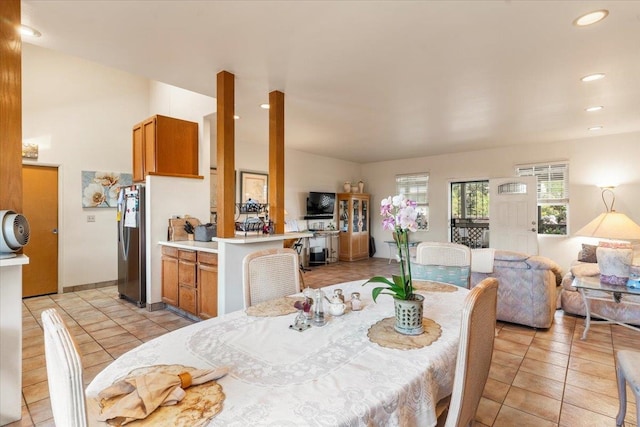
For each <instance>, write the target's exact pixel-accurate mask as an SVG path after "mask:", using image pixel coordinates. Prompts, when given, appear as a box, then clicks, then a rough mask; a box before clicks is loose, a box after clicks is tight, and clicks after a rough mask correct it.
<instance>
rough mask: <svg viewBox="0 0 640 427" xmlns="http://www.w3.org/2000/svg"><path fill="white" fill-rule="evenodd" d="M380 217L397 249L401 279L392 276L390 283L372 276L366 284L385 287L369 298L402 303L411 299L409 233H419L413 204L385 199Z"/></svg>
mask: <svg viewBox="0 0 640 427" xmlns="http://www.w3.org/2000/svg"><path fill="white" fill-rule="evenodd" d="M380 215H382V217H383V219H382V228H383V229H384V230H389V231H392V232H393V239H394V240H395V242H396V246H397V247H398V257H399V261H400V275H399V276H395V275H392V276H391V278H392V280H389V279H388V278H386V277H382V276H375V277H372V278H371V279H369V280H368V281H367V282H366V283H369V282H373V283H383V284H385V285H387V286H379V287H376V288H374V289H373V291H372V293H371V295H372V296H373V300H374V301H375V300H376V298H378V295H380V294H387V295H392V296H393V297H394V298H397V299H401V300H410V299H413V297H414V294H413V283H412V281H411V264H410V262H409V257H410V255H409V232H410V231H416V230H417V229H418V223H417V218H418V211H417V210H416V202H415V201H413V200H410V199H407V198H406V197H405V196H404V195H402V194H399V195H397V196H393V197H387V198H386V199H383V200H382V201H381V202H380ZM366 283H365V284H366Z"/></svg>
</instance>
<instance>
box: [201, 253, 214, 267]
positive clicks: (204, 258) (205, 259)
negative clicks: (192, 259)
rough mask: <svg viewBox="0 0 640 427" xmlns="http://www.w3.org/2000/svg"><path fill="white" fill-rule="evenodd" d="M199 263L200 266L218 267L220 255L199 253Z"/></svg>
mask: <svg viewBox="0 0 640 427" xmlns="http://www.w3.org/2000/svg"><path fill="white" fill-rule="evenodd" d="M198 262H199V263H200V264H209V265H218V254H213V253H211V252H203V251H198Z"/></svg>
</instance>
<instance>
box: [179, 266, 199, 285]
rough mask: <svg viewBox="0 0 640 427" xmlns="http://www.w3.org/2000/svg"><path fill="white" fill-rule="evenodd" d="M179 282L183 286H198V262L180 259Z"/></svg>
mask: <svg viewBox="0 0 640 427" xmlns="http://www.w3.org/2000/svg"><path fill="white" fill-rule="evenodd" d="M178 283H179V284H180V285H181V286H182V285H185V286H191V287H194V288H195V287H196V264H195V263H194V262H191V261H184V260H180V261H178Z"/></svg>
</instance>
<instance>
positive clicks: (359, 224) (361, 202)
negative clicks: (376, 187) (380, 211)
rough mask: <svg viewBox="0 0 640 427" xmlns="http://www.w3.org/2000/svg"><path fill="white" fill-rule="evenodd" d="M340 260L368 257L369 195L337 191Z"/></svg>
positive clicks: (356, 259)
mask: <svg viewBox="0 0 640 427" xmlns="http://www.w3.org/2000/svg"><path fill="white" fill-rule="evenodd" d="M338 215H339V218H338V225H339V229H340V244H339V245H338V246H339V250H338V259H339V260H340V261H358V260H361V259H366V258H369V195H368V194H364V193H338Z"/></svg>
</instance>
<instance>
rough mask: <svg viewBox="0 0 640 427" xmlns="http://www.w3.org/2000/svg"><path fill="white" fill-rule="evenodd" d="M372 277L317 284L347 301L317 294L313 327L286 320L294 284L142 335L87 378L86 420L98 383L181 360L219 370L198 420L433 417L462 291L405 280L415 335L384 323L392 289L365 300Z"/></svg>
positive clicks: (445, 387) (448, 379) (419, 422)
mask: <svg viewBox="0 0 640 427" xmlns="http://www.w3.org/2000/svg"><path fill="white" fill-rule="evenodd" d="M375 286H377V285H376V284H374V283H368V282H367V280H356V281H351V282H345V283H339V284H334V285H331V286H328V287H324V288H322V289H321V290H322V291H323V292H324V293H325V294H326V296H327V297H328V298H331V296H332V295H333V294H334V291H335V290H336V289H341V290H342V295H344V296H345V300H346V301H345V303H346V306H347V308H346V310H345V312H344V314H342V315H339V316H332V315H330V314H329V312H328V301H327V300H325V301H324V307H325V310H324V311H325V324H324V325H323V326H315V325H313V324H312V326H310V327H309V328H306V329H303V330H297V329H295V328H293V327H292V326H293V325H294V324H295V319H296V317H297V316H298V314H299V311H298V310H297V309H296V307H293V305H294V302H295V301H297V300H301V299H302V297H303V295H304V294H303V293H299V294H295V295H292V296H290V297H285V298H284V299H282V298H281V299H279V301H274V302H273V304H272V305H271V306H269V302H265V303H261V306H260V307H258V306H256V307H253V308H251V307H250V308H248V309H242V310H238V311H235V312H231V313H228V314H224V315H221V316H219V317H215V318H212V319H208V320H204V321H200V322H197V323H194V324H191V325H188V326H185V327H183V328H180V329H177V330H174V331H172V332H169V333H167V334H165V335H162V336H159V337H157V338H154V339H152V340H150V341H148V342H146V343H143V344H141V345H140V346H138V347H136V348H134V349H132V350H130V351H129V352H127V353H125V354H123V355H121V356H120V357H118V358H117V359H116V360H115V361H113V362H112V363H111V364H110V365H109V366H107V367H106V368H105V369H104V370H103V371H101V372H100V373H99V374H98V375H96V377H95V378H94V379H93V380H92V381H91V382H90V384H89V385H88V386H87V388H86V396H87V400H88V406H89V407H90V408H92V409H91V411H90V415H89V416H90V421H91V424H96V422H95V417H96V411H98V410H99V403H98V394H99V392H100V391H101V390H103V389H105V388H107V387H109V386H110V385H112V384H113V383H114V382H116V381H118V380H120V379H122V378H124V377H125V376H127V375H129V374H130V373H131V372H132V371H136V370H138V371H139V370H141V369H145V368H148V367H150V366H156V365H161V366H162V365H182V366H188V367H194V368H197V369H218V368H227V369H228V373H227V374H226V375H225V376H223V377H222V378H220V379H218V380H217V383H218V384H219V386H221V390H222V393H223V398H224V400H223V401H222V404H221V408H222V409H221V410H220V411H219V412H218V413H217V414H215V416H213V417H212V418H207V419H206V420H204V422H203V423H202V425H206V426H225V427H233V426H238V427H240V426H242V427H244V426H249V425H250V426H296V427H300V426H420V427H422V426H434V425H436V422H437V417H436V412H435V408H436V403H437V402H438V400H440V399H442V398H444V397H446V396H448V395H450V394H451V391H452V388H453V379H454V373H455V364H456V356H457V351H458V343H459V339H460V330H461V313H462V307H463V304H464V301H465V298H466V296H467V294H468V293H469V290H467V289H465V288H461V287H458V286H453V285H448V284H444V283H438V282H428V281H418V280H414V286H415V289H416V290H415V292H417V293H420V294H422V295H424V297H425V299H424V318H423V324H425V325H426V326H427V327H426V330H425V334H423V335H421V336H406V335H401V334H399V333H397V332H395V331H394V330H393V328H392V327H391V330H389V327H388V326H389V324H390V325H393V320H392V318H393V317H394V303H393V298H392V297H391V296H389V295H384V294H381V295H380V296H378V298H377V301H376V302H374V301H373V299H372V296H371V291H372V289H373V288H374V287H375ZM307 292H309V290H308V289H307ZM316 292H317V291H316V290H313V294H314V295H315V294H316ZM354 292H358V293H360V295H361V297H360V300H361V306H362V308H361V310H352V309H351V308H350V304H349V301H350V296H351V294H352V293H354ZM287 298H288V299H287ZM387 321H390V322H391V323H388V322H387ZM385 325H386V326H385ZM385 328H387V329H385ZM189 390H190V389H187V392H189ZM163 409H164V407H160V408H159V409H157V411H161V410H163ZM142 421H144V420H142ZM136 423H137V422H136ZM136 423H133V424H131V425H135V424H136Z"/></svg>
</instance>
